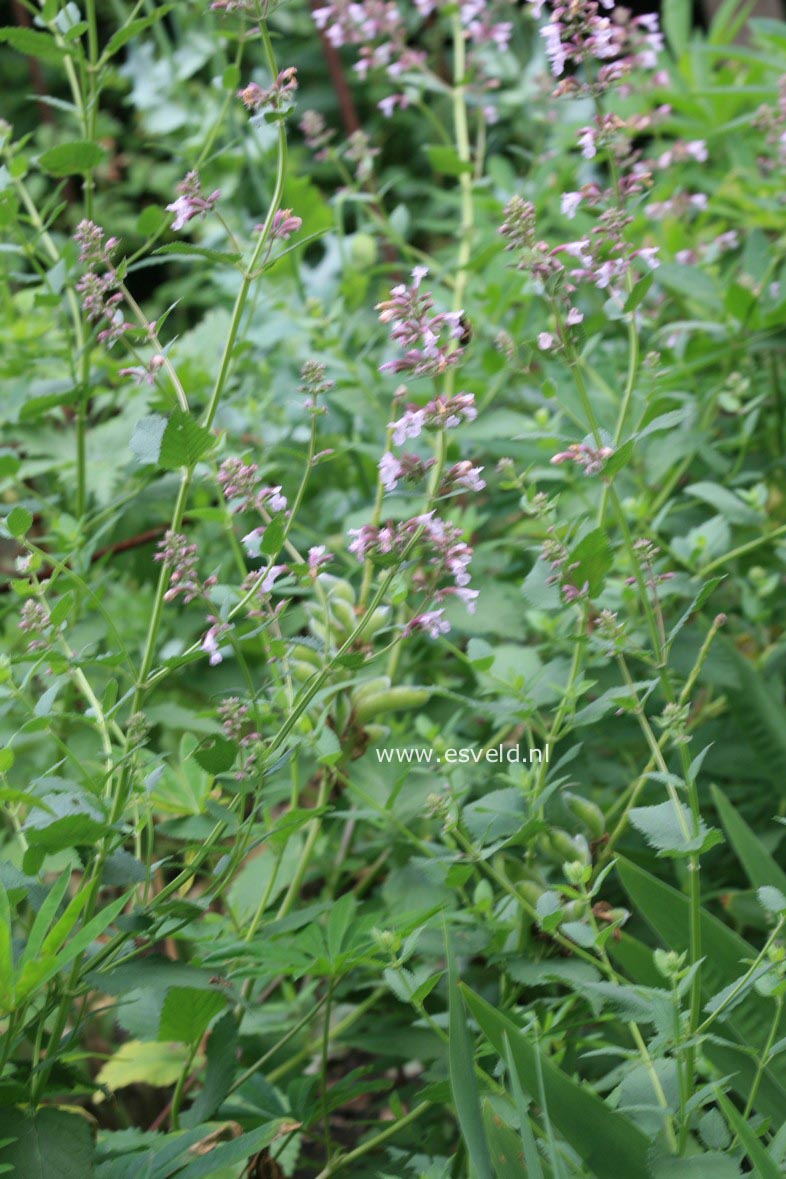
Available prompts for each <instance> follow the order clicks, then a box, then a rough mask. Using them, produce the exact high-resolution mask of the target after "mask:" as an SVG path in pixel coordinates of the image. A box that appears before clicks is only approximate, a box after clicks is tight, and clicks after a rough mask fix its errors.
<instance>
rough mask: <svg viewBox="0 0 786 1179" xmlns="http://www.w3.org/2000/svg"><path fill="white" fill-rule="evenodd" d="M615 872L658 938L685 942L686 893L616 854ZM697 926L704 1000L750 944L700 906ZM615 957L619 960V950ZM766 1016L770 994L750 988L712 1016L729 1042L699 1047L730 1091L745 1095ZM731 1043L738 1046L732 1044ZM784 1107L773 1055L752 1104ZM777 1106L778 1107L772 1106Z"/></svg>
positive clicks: (680, 947) (726, 980) (785, 1080)
mask: <svg viewBox="0 0 786 1179" xmlns="http://www.w3.org/2000/svg"><path fill="white" fill-rule="evenodd" d="M617 874H618V875H619V878H620V880H621V882H622V885H623V887H624V889H625V891H626V892H627V894H628V896H629V897H630V900H631V905H632V908H633V910H634V911H635V912H638V913H640V914H641V916H642V917H643V918H644V919H645V921H646V922H647V923H648V924H649V925H650V926H651V928H652V929H653V930H654V932H655V933H656V934H657V935H658V937H659V938H660V940H661V942H662V944H663V945H664V946H666V947H668V949H670V950H675V951H676V952H677V953H682V952H684V951H687V950H688V949H689V947H690V933H689V915H688V899H687V897H685V896H684V895H683V894H682V893H681V892H678V891H677V889H675V888H672V887H671V885H668V884H665V883H664V882H663V881H662V880H658V879H657V878H656V877H654V876H651V875H650V874H649V873H648V872H645V871H644V869H643V868H639V867H638V866H637V865H635V864H632V863H630V862H629V861H627V860H623V859H621V858H620V859H618V860H617ZM700 928H701V952H702V959H703V961H702V966H701V989H702V996H703V999H704V1001H705V1002H707V1001H709V1000H710V999H711V998H712V997H713V996H714V995H715V994H717V993H718V992H719V991H721V990H723V988H724V987H727V986H729V984H730V983H732V982H734V980H735V979H737V978H739V977H740V975H741V974H742V973H743V972H744V971H745V969H746V968H747V964H748V963H750V962H751V961H753V959H754V958H755V957H756V950H755V949H754V948H753V946H751V945H750V944H749V943H748V942H746V941H744V940H743V939H742V938H741V937H740V936H739V935H738V934H736V933H734V931H733V930H731V929H729V928H728V927H727V926H725V925H723V924H722V922H720V921H718V919H717V918H716V917H713V916H712V915H711V914H710V913H708V912H707V911H706V910H702V913H701V926H700ZM623 941H624V939H623ZM607 947H608V949H609V952H610V953H611V954H612V956H616V955H617V948H616V947H615V945H614V943H613V942H611V941H610V942H607ZM620 957H621V960H624V956H623V955H620ZM772 1016H773V1004H772V1000H771V999H766V998H764V997H763V996H761V995H758V994H757V993H756V992H755V991H752V992H751V993H750V994H749V995H747V996H746V998H745V1002H744V1003H741V1004H740V1005H739V1006H738V1007H735V1008H734V1010H733V1011H731V1012H730V1013H729V1014H728V1015H726V1014H725V1013H724V1014H723V1015H721V1016H720V1017H719V1018H718V1023H717V1030H718V1031H720V1030H721V1029H723V1034H724V1035H725V1036H726V1038H727V1039H729V1040H730V1041H731V1043H730V1044H729V1046H728V1047H722V1046H720V1045H717V1044H714V1043H707V1044H705V1047H704V1050H705V1051H706V1052H707V1054H708V1055H709V1056H710V1057H711V1059H712V1060H713V1061H715V1062H717V1064H718V1067H719V1069H720V1071H721V1074H723V1075H730V1076H731V1077H732V1081H731V1083H732V1085H733V1086H734V1088H735V1091H736V1092H740V1093H741V1094H742V1095H743V1097H745V1096H747V1089H748V1086H749V1084H750V1083H751V1082H752V1079H753V1075H754V1073H755V1063H754V1061H753V1059H752V1056H751V1053H752V1052H754V1053H761V1052H762V1051H763V1049H764V1046H765V1041H766V1039H767V1035H768V1031H769V1028H770V1026H771V1024H772ZM779 1034H780V1035H783V1034H786V1017H784V1018H782V1019H781V1023H780V1026H779ZM734 1044H736V1045H738V1046H739V1048H735V1047H734ZM739 1049H742V1051H740V1050H739ZM784 1107H786V1058H776V1059H775V1060H773V1061H771V1062H770V1064H769V1065H768V1067H767V1068H766V1069H765V1071H764V1073H763V1074H762V1079H761V1086H760V1089H759V1096H758V1098H757V1109H759V1110H760V1111H761V1112H764V1113H769V1114H770V1116H773V1117H778V1118H779V1119H780V1118H781V1117H782V1111H783V1108H784ZM777 1110H780V1113H776V1112H774V1111H777Z"/></svg>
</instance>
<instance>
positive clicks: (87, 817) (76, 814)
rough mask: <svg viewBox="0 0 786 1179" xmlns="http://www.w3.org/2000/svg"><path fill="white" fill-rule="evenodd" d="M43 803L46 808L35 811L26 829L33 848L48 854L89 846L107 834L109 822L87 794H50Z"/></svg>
mask: <svg viewBox="0 0 786 1179" xmlns="http://www.w3.org/2000/svg"><path fill="white" fill-rule="evenodd" d="M41 802H42V803H43V804H44V806H45V807H46V808H47V809H46V810H43V809H41V810H35V811H33V812H32V813H31V814H29V815H28V816H27V819H26V820H25V822H24V826H23V830H24V833H25V838H26V839H27V842H28V843H29V844H30V845H31V846H32V847H39V848H43V850H44V851H48V852H56V851H62V850H63V849H64V848H68V847H87V846H88V845H90V844H94V843H95V842H96V840H97V839H99V838H100V837H101V836H102V835H103V834H104V831H105V829H106V820H105V818H104V816H103V815H102V813H101V811H100V810H99V809H98V807H97V805H96V804H95V802H93V800H92V799H91V798H88V797H87V796H86V795H83V794H47V795H46V796H45V797H44V798H42V799H41Z"/></svg>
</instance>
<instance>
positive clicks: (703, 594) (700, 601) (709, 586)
mask: <svg viewBox="0 0 786 1179" xmlns="http://www.w3.org/2000/svg"><path fill="white" fill-rule="evenodd" d="M722 581H723V578H722V577H711V578H710V579H709V581H705V583H704V585H703V586H702V587H701V589H700V590H699V592H698V593H697V594H696V596H695V598H694V599H693V601H692V602H691V604H690V606H688V609H687V610H685V611H684V613H683V614H682V615H680V617H679V619H678V620H677V622H676V623H675V625H674V626H673V627H672V629H671V630H670V631H669V636H668V638H667V640H666V642H667V643H668V644H669V645H671V643H673V642H674V639H675V638H676V637H677V635H678V634H679V632H680V631H681V630H682V628H683V626H685V623H686V622H688V621H689V620H690V618H691V616H692V615H693V614H695V613H696V611H697V610H701V608H702V606H703V605H704V603H705V602H706V601H707V599H708V598H709V597H710V596H711V595H712V594H713V593H714V591H715V588H716V586H719V585H720V583H721V582H722Z"/></svg>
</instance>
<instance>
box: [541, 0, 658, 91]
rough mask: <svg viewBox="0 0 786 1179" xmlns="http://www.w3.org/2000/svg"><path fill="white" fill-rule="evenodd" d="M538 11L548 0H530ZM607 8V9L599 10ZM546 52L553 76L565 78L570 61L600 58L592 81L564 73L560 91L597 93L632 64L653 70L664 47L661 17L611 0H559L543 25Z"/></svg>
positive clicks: (616, 80) (625, 73) (573, 64)
mask: <svg viewBox="0 0 786 1179" xmlns="http://www.w3.org/2000/svg"><path fill="white" fill-rule="evenodd" d="M530 2H531V3H532V6H533V11H534V14H535V16H536V17H539V16H540V15H541V11H542V8H543V3H544V0H530ZM602 9H603V10H605V14H604V12H603V11H601V10H602ZM540 33H541V36H542V37H543V40H544V42H545V47H546V57H547V58H548V60H549V64H550V67H551V72H552V74H553V76H554V77H555V78H560V79H561V78H562V77H563V75H564V74H565V68H566V66H570V67H574V68H580V67H581V66H585V65H587V63H593V66H594V65H595V63H600V65H599V67H598V68H597V69H593V72H592V79H591V81H588V82H584V83H582V82H581V81H580V80H579V79H578V78H577V77H575V76H571V77H569V78H566V79H564V80H563V81H562V82H561V83H560V85H559V86H558V87H557V93H558V94H566V93H573V94H576V93H581V94H588V95H591V96H593V97H597V95H599V94H602V93H603V92H604V91H606V90H608V89H609V88H610V87H611V86H614V85H617V84H618V83H620V82H621V81H622V80H623V79H624V78H626V77H627V76H628V75H629V74H630V73H631V71H632V70H634V69H644V70H654V69H655V66H656V64H657V57H658V54H659V53H660V51H661V49H662V48H663V36H662V34H661V32H660V28H659V24H658V17H657V16H656V15H655V14H653V13H647V14H645V15H642V16H633V15H632V14H631V13H629V12H628V11H627V10H626V9H619V8H615V6H614V3H613V0H601V2H600V3H596V2H595V0H566V2H565V3H560V4H555V5H554V6H553V7H552V10H551V16H550V19H549V20H548V21H547V23H546V24H545V25H544V26H543V27H542V28H541V30H540Z"/></svg>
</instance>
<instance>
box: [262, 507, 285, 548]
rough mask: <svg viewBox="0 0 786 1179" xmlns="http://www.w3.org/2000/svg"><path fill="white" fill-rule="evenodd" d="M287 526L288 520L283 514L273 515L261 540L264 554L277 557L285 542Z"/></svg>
mask: <svg viewBox="0 0 786 1179" xmlns="http://www.w3.org/2000/svg"><path fill="white" fill-rule="evenodd" d="M286 528H287V526H286V520H285V519H284V517H283V516H274V517H273V519H272V520H271V521H270V523H269V524H268V525H267V527H266V528H265V532H264V535H263V536H262V539H261V541H260V542H259V551H260V553H261V554H262V555H263V556H265V557H275V556H277V555H278V553H279V552H280V551H281V546H282V545H283V543H284V536H285V534H286Z"/></svg>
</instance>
